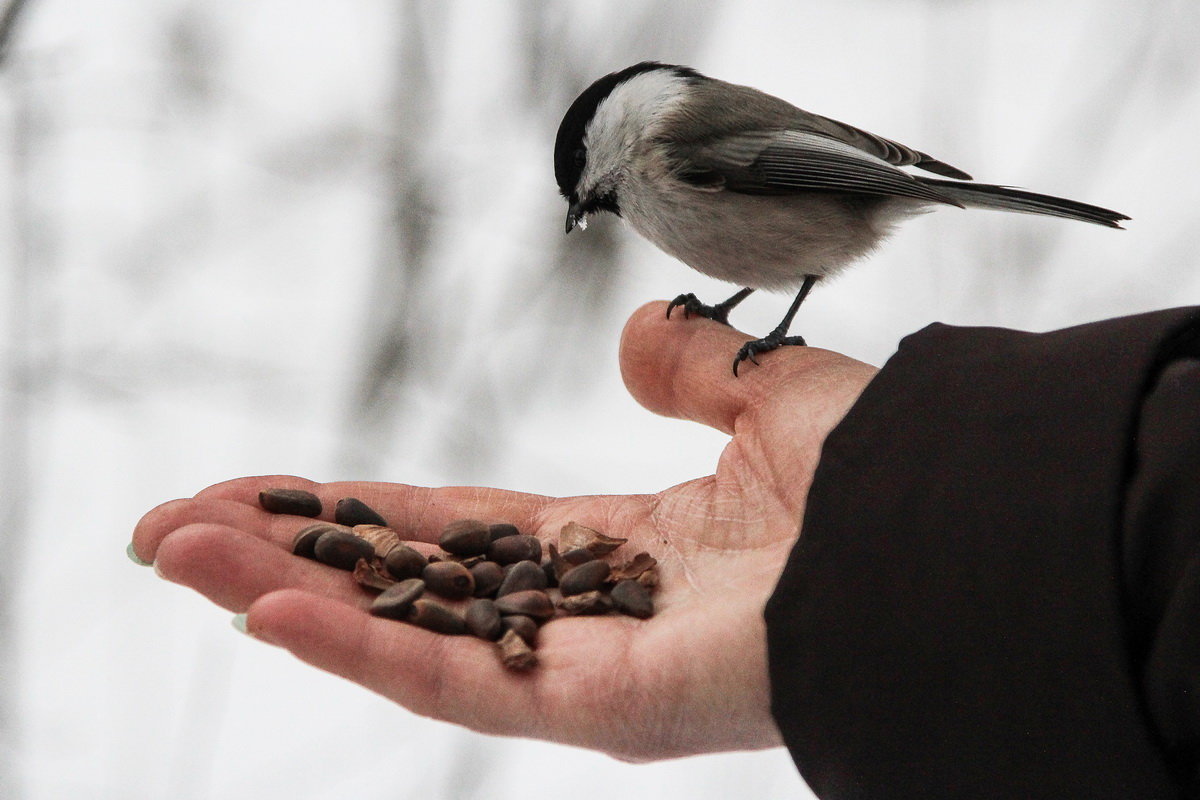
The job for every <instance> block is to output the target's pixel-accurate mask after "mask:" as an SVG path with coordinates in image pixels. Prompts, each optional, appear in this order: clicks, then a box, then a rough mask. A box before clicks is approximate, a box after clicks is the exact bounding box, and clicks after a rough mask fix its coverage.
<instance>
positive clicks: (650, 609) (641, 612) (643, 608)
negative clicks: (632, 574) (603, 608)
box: [611, 580, 654, 619]
mask: <svg viewBox="0 0 1200 800" xmlns="http://www.w3.org/2000/svg"><path fill="white" fill-rule="evenodd" d="M611 596H612V601H613V605H614V606H616V609H617V611H620V612H621V613H622V614H628V615H629V616H631V617H637V618H638V619H646V618H647V617H650V616H652V615H653V614H654V602H653V601H652V600H651V599H650V590H649V589H647V588H646V587H645V586H643V585H642V584H640V583H638V582H637V581H635V580H624V581H618V582H617V585H616V586H614V587H613V588H612V593H611Z"/></svg>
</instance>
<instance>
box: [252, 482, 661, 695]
mask: <svg viewBox="0 0 1200 800" xmlns="http://www.w3.org/2000/svg"><path fill="white" fill-rule="evenodd" d="M258 502H259V505H261V506H262V507H263V508H264V509H266V510H267V511H270V512H272V513H275V514H292V515H296V516H303V517H316V516H318V515H320V513H321V510H322V507H321V500H320V498H318V497H317V496H316V495H314V494H312V493H310V492H306V491H303V490H298V489H264V490H263V491H261V492H259V494H258ZM333 518H334V522H332V523H329V522H318V523H315V524H312V525H309V526H307V527H305V528H302V529H301V530H300V531H298V532H297V533H296V535H295V538H294V539H293V540H292V552H293V553H294V554H296V555H298V556H303V557H305V558H311V559H314V560H316V561H319V562H321V563H322V564H327V565H329V566H331V567H336V568H338V569H343V570H347V571H349V572H351V573H352V574H353V577H354V579H355V581H357V582H358V584H359V585H360V586H362V587H364V589H367V590H370V591H373V592H377V593H378V594H377V596H376V597H375V600H374V602H372V604H371V613H372V614H374V615H375V616H377V617H386V618H388V619H396V620H401V621H404V622H409V623H412V624H414V625H419V626H420V627H422V628H426V629H428V630H431V631H436V632H437V633H444V634H449V635H461V634H468V633H469V634H472V635H474V636H478V637H479V638H481V639H486V640H489V641H493V642H496V643H497V649H498V652H499V654H500V659H501V661H502V662H503V664H504V666H506V667H508V668H509V669H513V670H520V671H523V670H528V669H531V668H533V667H534V666H536V665H537V655H536V654H535V653H534V648H535V647H536V644H537V633H538V627H539V626H540V625H543V624H545V623H547V622H550V621H552V620H554V619H558V618H561V617H567V616H579V615H585V614H607V613H613V612H615V613H620V614H627V615H629V616H632V617H637V618H639V619H646V618H648V617H650V616H651V615H653V614H654V602H653V599H652V597H651V593H652V592H653V590H654V588H655V587H656V586H657V585H658V572H657V569H656V565H657V563H658V562H657V561H656V560H655V559H654V557H653V556H651V555H650V554H649V553H638V554H637V555H635V556H634V557H633V558H631V559H629V560H628V561H621V562H617V561H611V560H608V559H607V557H608V556H610V555H611V554H612V553H613V551H615V550H616V549H617V548H619V547H620V546H621V545H623V544H624V543H625V542H626V540H625V539H621V538H614V537H610V536H605V535H604V534H603V533H600V532H599V531H596V530H593V529H592V528H588V527H585V526H583V525H580V524H578V523H575V522H568V523H567V524H566V525H564V526H563V528H562V531H561V532H560V534H559V541H558V544H557V545H554V544H550V545H548V546H547V547H546V548H545V549H546V557H545V558H544V559H543V552H542V551H543V548H542V541H541V540H540V539H538V538H537V537H535V536H529V535H526V534H522V533H521V531H519V530H518V529H517V528H516V526H514V525H510V524H508V523H506V522H499V523H491V524H489V523H486V522H483V521H480V520H474V519H462V520H457V521H455V522H451V523H450V524H449V525H447V526H446V527H445V529H444V530H443V531H442V534H441V537H440V538H439V539H438V544H439V545H440V546H441V552H440V553H435V554H432V555H429V556H426V555H424V554H422V553H420V552H418V551H417V550H415V549H414V548H412V547H409V546H408V545H406V544H404V543H403V542H402V541H401V539H400V535H399V534H398V533H397V532H396V531H395V530H393V529H392V528H391V527H389V526H388V524H387V521H386V520H385V519H384V518H383V517H382V516H381V515H380V514H379V513H377V512H376V511H375V510H374V509H372V508H370V507H369V506H368V505H366V504H365V503H363V502H362V501H360V500H357V499H355V498H353V497H346V498H343V499H341V500H339V501H338V502H337V506H336V508H335V509H334V513H333ZM427 594H428V595H436V596H437V597H439V598H441V600H435V599H433V598H432V597H428V596H426V595H427Z"/></svg>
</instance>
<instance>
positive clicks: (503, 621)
mask: <svg viewBox="0 0 1200 800" xmlns="http://www.w3.org/2000/svg"><path fill="white" fill-rule="evenodd" d="M500 627H502V628H504V630H506V631H514V632H515V633H516V634H517V635H518V636H520V637H521V638H522V639H524V640H525V643H526V644H528V645H529V646H530V647H533V646H534V644H535V643H536V642H537V632H538V624H537V623H536V622H534V620H533V617H527V616H525V615H524V614H512V615H510V616H507V617H503V616H502V617H500Z"/></svg>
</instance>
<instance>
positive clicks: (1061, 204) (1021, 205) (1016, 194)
mask: <svg viewBox="0 0 1200 800" xmlns="http://www.w3.org/2000/svg"><path fill="white" fill-rule="evenodd" d="M918 180H920V181H921V182H922V183H926V184H929V185H930V186H933V187H934V188H936V189H937V191H938V192H939V193H941V194H944V195H946V196H947V197H949V198H950V199H951V200H956V201H958V202H959V203H962V204H963V205H964V206H967V207H968V208H994V209H999V210H1001V211H1016V212H1020V213H1023V214H1043V215H1046V216H1050V217H1063V218H1065V219H1077V220H1080V221H1081V222H1091V223H1095V224H1096V225H1106V226H1108V227H1109V228H1120V227H1121V224H1120V223H1121V221H1122V220H1127V219H1129V217H1127V216H1125V215H1124V214H1121V213H1119V212H1116V211H1110V210H1109V209H1107V208H1101V207H1099V206H1093V205H1089V204H1087V203H1080V202H1079V201H1077V200H1067V199H1066V198H1063V197H1051V196H1050V195H1047V194H1037V193H1036V192H1027V191H1025V190H1024V189H1014V188H1012V187H1011V186H995V185H993V184H988V183H960V182H958V181H943V180H938V179H936V178H919V179H918Z"/></svg>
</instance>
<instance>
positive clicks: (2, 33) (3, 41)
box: [0, 0, 29, 67]
mask: <svg viewBox="0 0 1200 800" xmlns="http://www.w3.org/2000/svg"><path fill="white" fill-rule="evenodd" d="M28 5H29V2H28V0H8V5H7V6H5V7H4V14H3V16H0V67H3V66H4V65H5V64H6V63H7V62H8V54H9V53H10V52H12V43H13V36H14V35H15V33H16V30H17V22H18V20H19V19H20V18H21V12H22V11H24V10H25V7H26V6H28Z"/></svg>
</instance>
